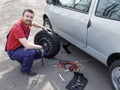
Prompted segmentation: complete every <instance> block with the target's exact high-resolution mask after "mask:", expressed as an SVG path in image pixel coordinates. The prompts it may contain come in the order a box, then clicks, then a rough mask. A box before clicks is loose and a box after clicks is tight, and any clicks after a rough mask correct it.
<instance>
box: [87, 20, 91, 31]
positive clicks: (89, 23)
mask: <svg viewBox="0 0 120 90" xmlns="http://www.w3.org/2000/svg"><path fill="white" fill-rule="evenodd" d="M90 26H91V20H89V21H88V24H87V29H88V28H89V27H90Z"/></svg>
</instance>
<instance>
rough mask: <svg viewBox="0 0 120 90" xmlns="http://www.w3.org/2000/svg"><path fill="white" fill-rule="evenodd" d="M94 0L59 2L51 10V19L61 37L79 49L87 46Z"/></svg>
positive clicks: (62, 0) (60, 0)
mask: <svg viewBox="0 0 120 90" xmlns="http://www.w3.org/2000/svg"><path fill="white" fill-rule="evenodd" d="M91 1H92V0H59V3H58V4H56V5H52V6H51V7H50V8H49V17H50V18H49V19H50V22H51V23H52V26H53V29H54V30H55V32H57V33H58V34H59V35H60V36H62V37H63V38H65V39H67V40H68V41H70V42H71V43H73V44H75V45H76V46H78V47H85V46H86V36H87V27H88V23H89V18H90V13H89V12H90V6H91Z"/></svg>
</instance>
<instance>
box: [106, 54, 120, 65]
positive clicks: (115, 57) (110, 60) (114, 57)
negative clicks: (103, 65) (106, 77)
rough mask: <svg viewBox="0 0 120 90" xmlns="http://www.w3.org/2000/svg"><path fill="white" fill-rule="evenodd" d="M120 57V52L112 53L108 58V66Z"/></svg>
mask: <svg viewBox="0 0 120 90" xmlns="http://www.w3.org/2000/svg"><path fill="white" fill-rule="evenodd" d="M118 59H120V53H114V54H111V55H110V56H109V57H108V60H107V65H108V66H111V64H112V63H113V62H114V61H116V60H118Z"/></svg>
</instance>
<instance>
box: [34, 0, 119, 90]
mask: <svg viewBox="0 0 120 90" xmlns="http://www.w3.org/2000/svg"><path fill="white" fill-rule="evenodd" d="M46 2H47V5H46V8H45V11H44V15H43V20H44V26H46V27H49V28H50V29H49V30H48V31H49V32H54V33H56V34H58V35H59V36H61V37H63V38H64V39H66V40H67V41H69V42H70V43H72V44H74V45H75V46H77V47H78V48H80V49H81V50H83V51H85V52H86V53H88V54H90V55H91V56H93V57H94V58H96V59H97V60H99V61H100V62H102V63H103V64H105V65H106V66H108V67H109V70H110V77H111V81H112V83H113V86H114V88H115V89H116V90H120V0H47V1H46ZM39 35H40V34H39ZM39 35H37V36H38V38H39ZM55 37H56V38H57V36H55ZM35 41H36V42H39V40H38V39H37V40H35ZM56 41H57V45H54V48H55V50H56V52H54V51H53V52H50V53H54V54H52V56H54V55H56V54H57V53H58V51H59V48H60V47H59V43H58V40H56ZM56 41H55V42H56ZM55 42H54V43H55ZM45 45H46V44H45ZM50 53H49V54H50ZM52 56H51V57H52Z"/></svg>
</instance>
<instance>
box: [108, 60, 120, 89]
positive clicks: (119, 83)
mask: <svg viewBox="0 0 120 90" xmlns="http://www.w3.org/2000/svg"><path fill="white" fill-rule="evenodd" d="M110 77H111V82H112V84H113V86H114V88H115V90H120V60H117V61H114V62H113V63H112V65H111V66H110Z"/></svg>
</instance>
